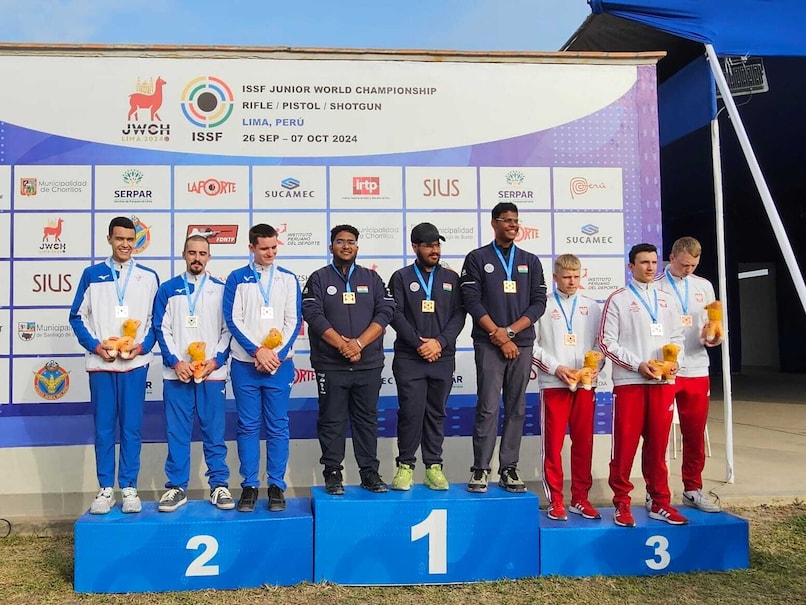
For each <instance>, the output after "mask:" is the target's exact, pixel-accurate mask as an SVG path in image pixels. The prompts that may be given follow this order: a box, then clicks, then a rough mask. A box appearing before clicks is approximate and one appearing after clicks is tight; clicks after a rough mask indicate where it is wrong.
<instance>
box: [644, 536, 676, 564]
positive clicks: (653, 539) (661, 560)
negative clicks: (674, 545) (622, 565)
mask: <svg viewBox="0 0 806 605" xmlns="http://www.w3.org/2000/svg"><path fill="white" fill-rule="evenodd" d="M644 544H645V545H646V546H654V547H655V557H656V558H654V559H646V560H644V563H646V566H647V567H649V569H654V570H655V571H658V570H661V569H666V568H667V567H669V563H671V562H672V556H671V555H670V554H669V540H668V539H667V538H666V536H650V537H649V538H648V539H647V541H646V542H644Z"/></svg>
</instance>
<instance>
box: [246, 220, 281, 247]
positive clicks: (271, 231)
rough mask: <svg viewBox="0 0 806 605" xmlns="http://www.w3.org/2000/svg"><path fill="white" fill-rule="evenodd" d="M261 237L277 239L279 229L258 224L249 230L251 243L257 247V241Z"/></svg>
mask: <svg viewBox="0 0 806 605" xmlns="http://www.w3.org/2000/svg"><path fill="white" fill-rule="evenodd" d="M261 237H277V229H275V228H274V227H272V226H271V225H267V224H266V223H258V224H257V225H253V226H252V228H251V229H249V243H250V244H252V245H253V246H257V240H258V239H260V238H261Z"/></svg>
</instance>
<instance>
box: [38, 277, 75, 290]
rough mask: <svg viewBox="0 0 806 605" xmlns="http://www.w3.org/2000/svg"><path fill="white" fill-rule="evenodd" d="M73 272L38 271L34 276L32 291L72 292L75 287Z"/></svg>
mask: <svg viewBox="0 0 806 605" xmlns="http://www.w3.org/2000/svg"><path fill="white" fill-rule="evenodd" d="M72 278H73V275H72V274H71V273H36V274H35V275H34V276H33V280H34V286H33V288H32V289H31V292H34V293H45V294H47V293H49V292H70V291H71V290H72V289H73V284H72V283H71V280H72Z"/></svg>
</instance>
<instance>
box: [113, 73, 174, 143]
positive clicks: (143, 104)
mask: <svg viewBox="0 0 806 605" xmlns="http://www.w3.org/2000/svg"><path fill="white" fill-rule="evenodd" d="M165 84H166V82H165V80H163V79H162V78H161V77H159V76H157V79H156V80H154V78H153V77H152V78H149V79H148V80H141V79H140V78H137V84H136V85H135V88H134V92H133V93H132V94H130V95H129V113H128V114H127V115H126V121H127V124H126V128H124V129H123V130H122V131H121V132H122V133H123V137H121V139H122V140H123V141H138V142H139V141H168V140H169V139H170V134H171V126H170V125H169V124H163V123H162V118H160V116H159V113H158V112H159V110H160V108H161V107H162V88H163V87H164V86H165ZM146 112H147V113H148V119H147V120H143V119H141V115H143V114H145V113H146ZM141 122H146V123H145V124H142V123H141Z"/></svg>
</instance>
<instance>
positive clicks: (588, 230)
mask: <svg viewBox="0 0 806 605" xmlns="http://www.w3.org/2000/svg"><path fill="white" fill-rule="evenodd" d="M579 230H580V231H582V233H584V234H585V235H596V234H597V233H599V227H597V226H596V225H593V224H591V223H588V224H587V225H582V227H581V228H580V229H579Z"/></svg>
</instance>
